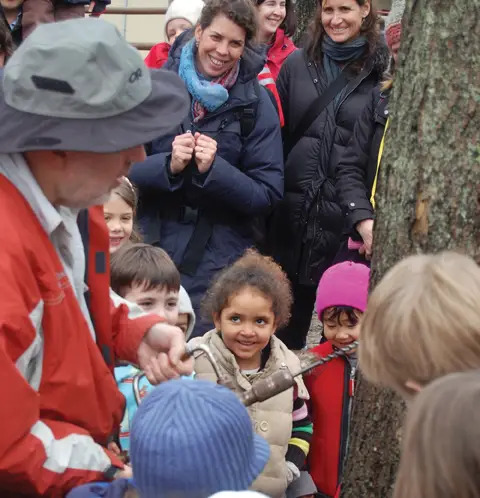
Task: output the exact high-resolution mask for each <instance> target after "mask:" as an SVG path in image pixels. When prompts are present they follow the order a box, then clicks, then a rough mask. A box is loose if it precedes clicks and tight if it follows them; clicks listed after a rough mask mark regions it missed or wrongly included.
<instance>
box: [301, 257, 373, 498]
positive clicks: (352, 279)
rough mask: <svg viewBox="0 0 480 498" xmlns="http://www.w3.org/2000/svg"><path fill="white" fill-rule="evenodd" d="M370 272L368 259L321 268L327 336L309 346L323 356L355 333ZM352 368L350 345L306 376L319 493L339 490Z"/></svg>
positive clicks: (320, 300)
mask: <svg viewBox="0 0 480 498" xmlns="http://www.w3.org/2000/svg"><path fill="white" fill-rule="evenodd" d="M369 277H370V270H369V268H368V267H367V266H366V265H364V264H360V263H353V262H351V261H345V262H343V263H339V264H338V265H335V266H332V267H330V268H329V269H328V270H327V271H326V272H325V273H324V274H323V276H322V278H321V280H320V283H319V284H318V289H317V302H316V309H317V313H318V318H319V319H320V321H321V322H322V323H323V335H324V337H325V339H326V340H327V341H326V342H324V343H323V344H320V345H319V346H317V347H315V348H313V349H312V350H311V352H312V353H314V354H315V355H316V356H318V357H325V356H327V355H329V354H330V353H333V352H334V351H336V350H338V349H339V348H344V347H346V346H348V345H350V344H352V343H353V342H354V341H356V340H357V339H358V336H359V333H360V324H361V321H362V315H363V313H364V311H365V309H366V307H367V296H368V283H369ZM356 371H357V355H356V352H355V351H353V352H351V353H349V354H348V355H345V356H340V357H338V358H335V359H334V360H332V361H330V362H329V363H326V364H325V365H322V366H320V367H317V368H316V369H315V370H313V372H311V373H310V375H306V376H305V377H304V380H305V384H306V386H307V389H308V391H309V394H310V406H311V410H312V414H311V416H312V420H313V427H314V431H313V438H312V443H311V446H310V453H309V456H308V460H309V469H310V474H311V476H312V478H313V481H314V482H315V485H316V486H317V489H318V491H319V493H320V495H321V496H332V497H333V496H334V497H337V496H339V494H340V482H341V478H342V472H343V465H344V461H345V456H346V453H347V445H348V432H349V430H348V426H349V419H350V411H351V404H352V399H353V394H354V384H355V374H356Z"/></svg>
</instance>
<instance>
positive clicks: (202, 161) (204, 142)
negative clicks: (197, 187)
mask: <svg viewBox="0 0 480 498" xmlns="http://www.w3.org/2000/svg"><path fill="white" fill-rule="evenodd" d="M216 155H217V142H216V141H215V140H214V139H213V138H210V137H209V136H207V135H202V134H201V133H198V132H197V133H195V162H196V163H197V167H198V171H199V172H200V173H206V172H207V171H208V170H209V169H210V168H211V167H212V164H213V161H214V159H215V156H216Z"/></svg>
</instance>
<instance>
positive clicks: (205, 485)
mask: <svg viewBox="0 0 480 498" xmlns="http://www.w3.org/2000/svg"><path fill="white" fill-rule="evenodd" d="M269 454H270V449H269V445H268V443H267V442H266V441H265V440H264V439H262V438H261V437H260V436H257V435H256V434H255V433H254V432H253V429H252V422H251V420H250V417H249V415H248V412H247V410H246V408H245V407H244V406H243V404H242V403H241V401H240V400H239V399H238V398H237V396H236V395H235V394H234V393H233V392H232V391H230V390H229V389H227V388H225V387H223V386H219V385H217V384H214V383H213V382H208V381H203V380H193V381H187V380H171V381H168V382H165V383H163V384H161V385H160V386H158V387H156V388H155V389H154V390H153V391H152V392H151V393H150V394H149V395H148V396H147V397H146V398H145V399H144V401H143V402H142V404H141V405H140V406H139V408H138V410H137V412H136V414H135V417H134V419H133V423H132V429H131V436H130V455H131V459H132V466H133V476H134V479H135V484H136V486H137V488H138V490H139V492H140V496H141V497H142V498H159V497H168V496H175V497H176V498H181V497H182V496H183V497H185V498H187V497H188V498H204V497H208V496H210V495H212V494H214V493H216V492H218V491H222V490H232V491H237V490H244V489H247V488H248V487H249V486H250V485H251V484H252V482H253V481H254V480H255V478H256V477H257V476H258V475H259V474H260V472H261V471H262V470H263V468H264V466H265V464H266V463H267V460H268V457H269Z"/></svg>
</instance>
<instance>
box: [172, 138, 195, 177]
mask: <svg viewBox="0 0 480 498" xmlns="http://www.w3.org/2000/svg"><path fill="white" fill-rule="evenodd" d="M194 149H195V138H194V137H193V135H192V134H191V133H190V132H189V133H184V134H183V135H177V136H176V137H175V140H174V141H173V143H172V159H171V161H170V171H171V172H172V175H178V174H179V173H181V172H182V171H183V170H184V169H185V168H186V167H187V165H188V163H189V162H190V161H191V160H192V157H193V151H194Z"/></svg>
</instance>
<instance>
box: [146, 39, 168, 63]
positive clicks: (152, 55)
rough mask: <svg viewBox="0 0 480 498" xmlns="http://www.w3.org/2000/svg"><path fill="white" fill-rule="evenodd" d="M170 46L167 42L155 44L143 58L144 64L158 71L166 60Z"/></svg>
mask: <svg viewBox="0 0 480 498" xmlns="http://www.w3.org/2000/svg"><path fill="white" fill-rule="evenodd" d="M169 50H170V44H169V43H167V42H162V43H157V44H156V45H154V46H153V47H152V48H151V49H150V52H148V54H147V56H146V57H145V64H146V65H147V67H150V68H152V69H160V68H162V67H163V65H164V64H165V62H167V60H168V51H169Z"/></svg>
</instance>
